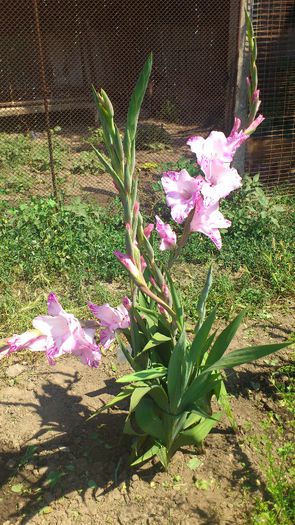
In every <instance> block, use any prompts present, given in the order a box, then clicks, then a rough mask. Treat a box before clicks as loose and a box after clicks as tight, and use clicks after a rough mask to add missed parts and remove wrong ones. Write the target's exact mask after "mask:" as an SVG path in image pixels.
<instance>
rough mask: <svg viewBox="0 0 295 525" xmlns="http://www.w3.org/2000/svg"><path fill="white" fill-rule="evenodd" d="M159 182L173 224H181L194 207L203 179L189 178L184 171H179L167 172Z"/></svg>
mask: <svg viewBox="0 0 295 525" xmlns="http://www.w3.org/2000/svg"><path fill="white" fill-rule="evenodd" d="M161 181H162V185H163V188H164V191H165V193H166V201H167V204H168V206H170V208H171V216H172V218H173V219H174V220H175V222H178V223H179V224H181V223H182V222H183V221H184V220H185V219H186V218H187V216H188V214H189V212H190V211H191V210H192V209H193V208H194V207H195V203H196V199H197V197H198V194H199V192H200V189H201V187H202V183H203V178H202V177H196V178H194V177H191V176H190V174H189V173H188V172H187V171H186V170H181V171H180V172H177V171H167V172H166V173H164V175H163V177H162V179H161Z"/></svg>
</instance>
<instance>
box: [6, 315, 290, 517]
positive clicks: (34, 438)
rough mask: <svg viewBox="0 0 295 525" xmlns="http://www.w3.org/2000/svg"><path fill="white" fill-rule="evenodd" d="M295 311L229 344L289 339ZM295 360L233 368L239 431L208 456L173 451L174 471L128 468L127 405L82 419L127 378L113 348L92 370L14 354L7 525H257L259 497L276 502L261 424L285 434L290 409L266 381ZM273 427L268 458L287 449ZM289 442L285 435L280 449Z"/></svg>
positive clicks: (284, 354)
mask: <svg viewBox="0 0 295 525" xmlns="http://www.w3.org/2000/svg"><path fill="white" fill-rule="evenodd" d="M292 311H293V312H294V308H293V309H292V306H291V305H290V307H289V309H288V310H287V311H286V310H285V309H284V310H279V309H276V310H273V311H272V315H271V316H270V319H269V320H268V321H246V322H245V323H244V324H243V326H242V329H241V330H240V332H239V333H238V335H237V336H236V338H235V341H234V345H233V346H235V344H236V345H237V344H238V345H239V346H246V345H248V344H253V343H255V342H257V343H259V344H263V343H264V342H270V340H272V342H277V341H278V340H284V339H285V338H288V337H290V334H291V333H292V331H294V329H295V323H294V316H292ZM291 354H292V351H290V350H289V351H286V350H283V351H281V352H279V353H278V354H275V355H274V356H272V357H271V358H268V359H265V360H260V361H259V362H258V363H256V364H252V365H246V366H243V367H240V368H239V369H237V371H235V372H233V371H229V372H228V373H227V379H228V386H229V392H230V394H231V400H232V406H233V410H234V414H235V417H236V419H237V423H238V429H239V430H238V433H237V434H234V433H233V431H232V429H231V427H230V426H229V424H228V422H227V421H226V420H225V419H223V421H222V423H220V424H219V425H218V427H217V428H216V429H215V430H213V432H212V433H211V434H210V435H209V436H208V438H207V440H206V443H205V445H204V448H203V449H202V450H197V449H193V448H186V449H183V450H181V451H180V452H178V453H177V454H176V456H175V457H174V458H173V461H172V463H171V466H170V468H169V471H168V473H165V472H163V470H162V469H161V467H160V466H159V464H158V463H157V464H155V463H153V462H148V463H147V464H146V465H144V466H143V467H142V468H138V469H136V468H133V469H131V468H128V465H127V462H128V450H129V439H128V438H127V437H124V438H123V439H122V437H121V429H122V425H123V419H124V417H123V416H124V414H125V410H124V409H125V408H126V407H125V406H124V405H121V406H120V407H115V408H114V409H112V410H110V411H109V413H102V414H100V415H99V416H97V418H94V419H92V420H91V421H89V422H87V421H86V418H87V416H89V415H90V414H91V412H93V411H94V410H95V409H97V408H98V407H99V406H101V404H102V401H103V400H106V399H108V396H109V394H111V393H116V392H117V390H118V387H117V385H116V383H115V377H117V376H119V375H121V373H122V371H126V365H125V364H122V363H121V364H120V363H118V361H117V356H116V351H115V350H110V351H108V352H107V353H106V355H105V356H104V357H103V360H102V364H101V366H100V367H99V368H98V369H97V370H91V369H88V368H87V367H84V366H83V365H81V364H80V363H79V362H78V361H77V360H75V359H73V358H64V359H61V360H60V361H59V362H58V364H57V365H56V366H55V367H50V366H49V365H47V364H46V363H45V362H44V359H43V358H41V356H40V357H39V356H38V357H37V358H36V359H34V360H32V359H31V356H30V355H28V359H26V361H24V360H23V359H24V356H22V358H21V357H20V356H18V355H15V356H12V357H11V358H9V361H8V360H7V361H2V362H1V368H0V397H1V405H0V449H1V459H0V480H1V486H2V489H1V492H0V522H1V523H4V524H5V525H8V524H21V523H32V524H43V523H44V524H45V523H50V524H51V525H54V524H60V523H62V524H63V525H64V524H65V525H67V524H72V523H77V524H78V523H83V524H86V525H88V524H89V525H90V524H94V523H95V524H96V525H100V524H116V523H119V524H121V525H129V524H136V525H141V524H142V525H143V524H148V525H154V524H162V523H169V524H177V525H178V524H179V525H180V524H181V525H186V524H187V525H188V524H190V525H191V524H200V525H201V524H207V525H209V524H210V525H211V524H212V525H214V524H216V525H217V524H220V525H225V524H228V525H229V524H233V523H239V524H246V523H251V522H252V521H251V519H252V518H251V514H252V512H253V507H254V506H255V502H256V500H257V498H262V499H268V498H270V493H269V487H268V482H267V474H266V470H267V466H268V462H269V460H270V458H269V456H268V454H269V453H268V452H267V449H266V448H265V446H264V442H265V439H266V438H265V429H263V420H265V418H266V416H267V414H272V413H274V414H275V417H277V421H276V423H277V425H278V420H279V421H280V428H282V429H283V428H284V427H285V426H286V428H288V423H287V412H286V409H285V408H284V407H283V406H282V405H283V403H282V398H281V396H279V395H278V391H277V388H276V386H274V383H273V382H272V381H271V379H272V377H273V375H272V374H273V372H274V371H275V370H277V369H279V368H280V367H282V366H284V367H286V365H287V364H288V363H289V362H290V359H291ZM277 381H278V383H277V384H280V385H285V386H286V387H287V386H288V385H289V381H290V377H289V376H288V374H286V372H281V373H280V374H279V376H278V379H277ZM106 392H107V394H106ZM238 392H239V393H238ZM277 425H276V426H274V429H273V430H272V431H271V433H272V439H273V449H272V453H273V454H275V453H276V450H277V448H279V447H280V446H282V440H281V438H280V437H279V434H278V435H277V437H275V436H276V433H277V431H276V430H275V429H276V428H277ZM290 438H291V435H290V428H289V430H287V434H286V435H285V436H284V439H283V441H284V440H285V441H290ZM257 439H258V441H259V443H260V445H259V448H257ZM255 443H256V445H255ZM255 523H262V522H255ZM265 523H270V522H265ZM286 523H287V522H286ZM290 523H291V522H290Z"/></svg>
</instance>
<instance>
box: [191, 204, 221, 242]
mask: <svg viewBox="0 0 295 525" xmlns="http://www.w3.org/2000/svg"><path fill="white" fill-rule="evenodd" d="M230 225H231V222H230V221H229V220H227V219H225V218H224V216H223V215H222V213H221V212H220V211H219V207H218V203H215V204H214V205H212V206H205V205H204V202H203V199H202V197H201V196H200V197H199V199H198V202H197V203H196V208H195V213H194V216H193V219H192V221H191V224H190V229H191V231H192V232H200V233H203V234H204V235H206V236H207V237H209V239H211V241H212V242H214V244H215V246H216V248H218V250H220V249H221V246H222V241H221V235H220V232H219V228H228V227H229V226H230Z"/></svg>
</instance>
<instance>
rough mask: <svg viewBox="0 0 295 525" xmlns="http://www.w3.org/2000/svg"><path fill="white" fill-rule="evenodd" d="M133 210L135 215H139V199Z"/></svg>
mask: <svg viewBox="0 0 295 525" xmlns="http://www.w3.org/2000/svg"><path fill="white" fill-rule="evenodd" d="M133 211H134V215H135V217H137V215H138V212H139V202H137V201H136V202H135V204H134V207H133Z"/></svg>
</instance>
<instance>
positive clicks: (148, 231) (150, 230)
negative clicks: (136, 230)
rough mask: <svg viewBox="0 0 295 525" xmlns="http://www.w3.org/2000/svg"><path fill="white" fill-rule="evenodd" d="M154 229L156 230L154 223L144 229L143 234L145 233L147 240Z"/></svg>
mask: <svg viewBox="0 0 295 525" xmlns="http://www.w3.org/2000/svg"><path fill="white" fill-rule="evenodd" d="M153 229H154V225H153V224H152V223H151V224H148V225H147V226H146V227H145V228H144V230H143V233H144V235H145V236H146V238H147V239H149V238H150V236H151V233H152V231H153Z"/></svg>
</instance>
